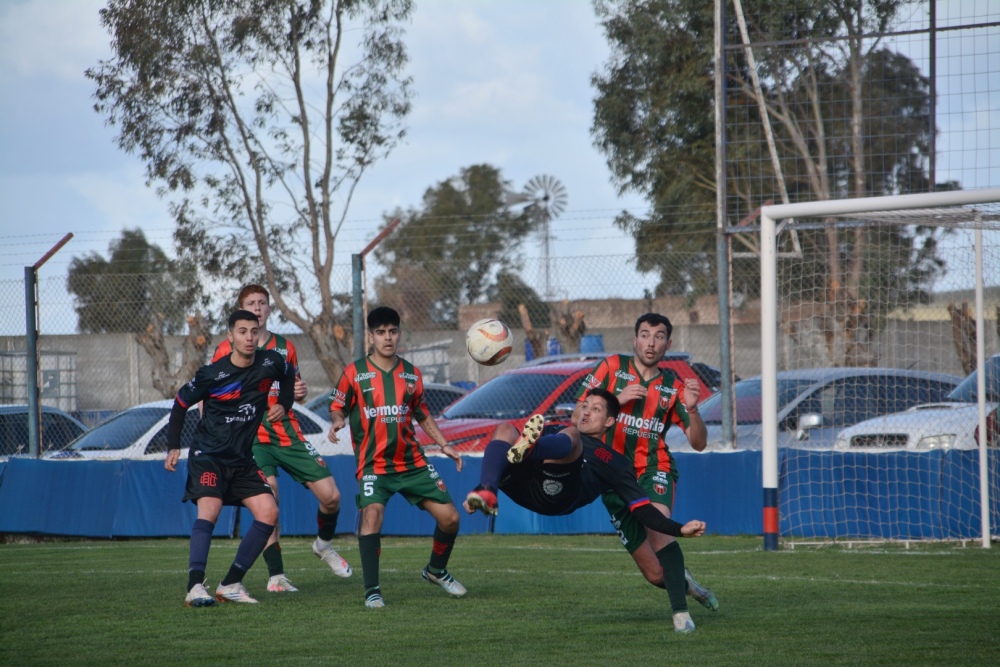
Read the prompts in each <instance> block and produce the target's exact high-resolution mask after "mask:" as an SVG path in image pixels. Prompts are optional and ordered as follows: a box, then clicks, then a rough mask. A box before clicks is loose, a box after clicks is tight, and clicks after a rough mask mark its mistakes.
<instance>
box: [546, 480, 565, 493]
mask: <svg viewBox="0 0 1000 667" xmlns="http://www.w3.org/2000/svg"><path fill="white" fill-rule="evenodd" d="M562 490H563V483H562V482H557V481H556V480H554V479H547V480H545V481H544V482H542V491H544V492H545V495H547V496H558V495H559V494H560V493H561V492H562Z"/></svg>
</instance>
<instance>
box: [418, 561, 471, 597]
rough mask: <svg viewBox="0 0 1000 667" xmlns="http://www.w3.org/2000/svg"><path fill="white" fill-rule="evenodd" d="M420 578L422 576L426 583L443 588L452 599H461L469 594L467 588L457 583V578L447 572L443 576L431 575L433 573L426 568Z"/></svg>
mask: <svg viewBox="0 0 1000 667" xmlns="http://www.w3.org/2000/svg"><path fill="white" fill-rule="evenodd" d="M420 576H422V577H423V578H424V580H425V581H428V582H430V583H432V584H437V585H438V586H440V587H441V588H443V589H445V590H446V591H447V592H448V593H449V594H450V595H451V596H452V597H456V598H460V597H462V596H463V595H465V594H466V593H467V592H468V591H466V590H465V586H463V585H462V584H460V583H458V582H457V581H455V577H453V576H451V575H450V574H448V571H447V570H445V571H444V572H442V573H441V574H431V572H430V571H429V570H428V569H427V568H426V567H425V568H424V569H423V571H422V572H421V573H420Z"/></svg>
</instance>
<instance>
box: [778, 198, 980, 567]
mask: <svg viewBox="0 0 1000 667" xmlns="http://www.w3.org/2000/svg"><path fill="white" fill-rule="evenodd" d="M804 219H805V220H810V219H811V221H812V222H814V226H813V228H814V229H815V228H817V226H821V225H837V224H838V223H840V224H841V225H844V224H847V225H854V226H858V225H882V226H886V227H888V226H892V225H896V226H897V227H898V226H899V225H931V226H934V225H937V226H950V225H955V226H961V228H962V229H963V230H967V231H970V232H971V234H972V237H973V238H974V255H975V332H976V337H975V340H976V360H977V368H978V412H979V429H978V431H977V433H979V434H983V435H982V436H981V437H979V446H978V471H977V472H978V482H979V485H978V486H979V489H978V509H979V513H980V514H981V517H979V518H980V526H981V538H982V546H983V547H985V548H988V547H989V546H990V537H991V533H990V508H991V504H990V484H991V482H990V476H989V467H990V466H989V463H988V451H987V442H986V441H987V435H986V434H987V433H988V430H987V409H988V408H987V396H986V388H985V384H984V383H985V382H986V373H985V371H984V363H985V361H986V359H987V352H986V349H985V341H986V337H987V331H986V328H985V319H984V309H985V307H984V282H985V281H984V258H983V237H984V228H985V229H986V230H1000V225H998V223H997V220H998V219H1000V188H988V189H980V190H970V191H948V192H936V193H927V194H914V195H899V196H889V197H870V198H861V199H841V200H830V201H813V202H803V203H797V204H780V205H772V206H765V207H763V208H762V210H761V244H760V248H761V252H760V276H761V288H760V289H761V312H760V315H761V317H760V320H761V385H762V393H761V425H762V428H763V443H762V459H761V460H762V469H763V470H762V473H763V474H762V477H763V490H764V521H763V526H764V549H765V550H776V549H777V548H778V540H779V535H781V528H780V526H781V517H780V516H779V508H780V507H781V503H780V502H779V481H780V471H779V461H780V460H782V457H781V455H780V453H779V448H778V441H779V437H778V431H779V422H778V413H779V403H778V372H779V370H780V369H779V365H781V363H780V361H779V340H781V339H780V338H779V326H780V325H781V322H782V321H783V320H782V318H783V313H782V312H781V308H782V304H783V303H787V302H788V301H789V299H788V297H787V295H784V296H783V295H781V294H779V263H778V248H779V246H778V237H779V234H780V233H781V231H783V230H786V229H787V230H793V229H796V228H797V225H798V224H799V223H800V221H803V220H804ZM991 233H992V232H991ZM970 249H971V248H970ZM963 252H964V254H965V255H969V254H972V253H969V252H968V251H963ZM785 261H786V262H788V261H791V260H785ZM990 261H993V255H992V254H991V255H990ZM968 269H971V266H970V267H968ZM968 269H966V272H965V275H968V273H969V272H970V271H968ZM956 272H959V273H961V272H962V270H961V269H956ZM998 277H1000V270H998V269H997V265H996V264H995V263H994V264H991V265H990V268H989V270H988V279H989V280H991V281H993V284H994V285H996V283H997V279H998ZM814 298H815V297H814ZM803 300H805V297H803ZM797 305H799V304H797ZM784 315H785V316H786V317H787V313H785V314H784ZM998 330H1000V329H998ZM938 344H939V345H944V342H943V339H942V340H941V341H939V343H938ZM949 353H950V350H949ZM786 356H787V355H786ZM918 356H919V355H918ZM818 365H822V364H818ZM970 410H971V407H970ZM966 454H968V455H970V456H974V454H973V452H971V451H970V452H966ZM969 479H972V477H971V476H970V477H969ZM993 483H996V482H995V480H994V482H993ZM859 486H861V485H859ZM780 491H781V493H784V492H785V488H784V487H781V488H780ZM911 492H912V491H911ZM915 493H920V491H919V490H918V491H916V492H915ZM972 502H973V503H974V502H975V499H973V501H972ZM995 502H996V500H994V503H995ZM970 506H971V504H970ZM994 511H995V509H994ZM862 537H863V536H862Z"/></svg>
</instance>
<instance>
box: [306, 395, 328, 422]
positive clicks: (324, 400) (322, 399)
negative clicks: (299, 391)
mask: <svg viewBox="0 0 1000 667" xmlns="http://www.w3.org/2000/svg"><path fill="white" fill-rule="evenodd" d="M331 393H333V392H332V391H328V392H326V393H324V394H321V395H319V396H317V397H316V398H314V399H312V400H311V401H309V402H308V403H306V407H307V408H309V409H310V410H312V411H313V412H315V413H316V414H318V415H326V418H327V419H329V418H330V415H329V414H327V413H329V412H330V394H331Z"/></svg>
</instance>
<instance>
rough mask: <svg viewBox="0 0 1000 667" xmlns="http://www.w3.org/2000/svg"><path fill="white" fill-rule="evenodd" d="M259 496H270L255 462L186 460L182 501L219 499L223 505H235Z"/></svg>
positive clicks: (269, 489)
mask: <svg viewBox="0 0 1000 667" xmlns="http://www.w3.org/2000/svg"><path fill="white" fill-rule="evenodd" d="M262 493H267V494H270V495H274V494H273V493H272V491H271V485H270V484H268V483H267V478H266V477H264V473H263V472H261V470H260V468H258V467H257V464H256V463H253V462H250V463H248V464H245V465H243V464H241V465H226V464H223V463H219V462H218V461H216V460H215V459H210V458H197V459H190V458H189V459H188V478H187V487H186V489H185V492H184V497H183V498H182V499H181V500H182V501H184V500H190V501H192V502H197V500H198V499H199V498H221V499H222V504H223V505H237V506H238V505H242V504H243V500H244V499H246V498H252V497H253V496H259V495H261V494H262Z"/></svg>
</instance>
